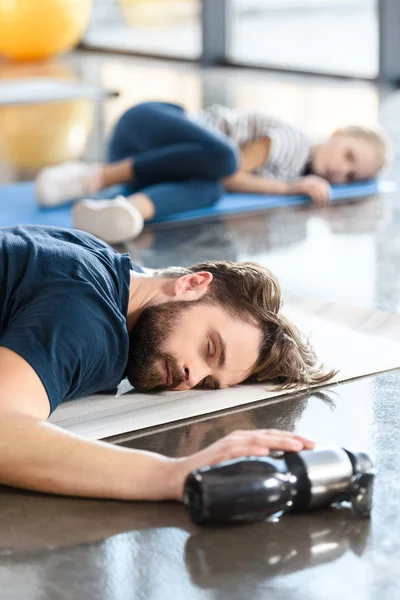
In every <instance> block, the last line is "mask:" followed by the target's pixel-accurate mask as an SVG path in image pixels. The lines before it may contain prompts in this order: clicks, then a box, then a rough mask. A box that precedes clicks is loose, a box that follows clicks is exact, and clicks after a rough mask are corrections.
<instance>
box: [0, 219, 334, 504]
mask: <svg viewBox="0 0 400 600" xmlns="http://www.w3.org/2000/svg"><path fill="white" fill-rule="evenodd" d="M0 247H1V253H0V444H1V453H0V484H7V485H11V486H16V487H23V488H28V489H33V490H38V491H42V492H52V493H58V494H68V495H74V496H91V497H104V498H120V499H125V500H135V499H136V500H161V499H180V500H181V499H182V491H183V483H184V480H185V477H186V476H187V475H188V473H189V472H190V471H192V470H193V469H195V468H197V467H201V466H206V465H209V464H216V463H218V462H220V461H222V460H226V459H229V458H235V457H239V456H248V455H266V454H268V453H269V451H270V450H289V451H290V450H292V451H298V450H302V449H303V448H312V447H313V443H312V442H310V441H309V440H308V439H306V438H303V437H301V436H299V435H295V434H294V433H290V432H285V431H276V430H268V429H267V430H254V429H252V430H249V431H236V432H234V433H231V434H230V435H228V436H227V437H224V438H222V439H220V440H219V441H217V442H216V443H214V444H212V445H211V446H209V447H207V448H204V449H202V450H201V451H200V452H195V453H193V454H191V455H190V456H186V457H179V458H175V459H174V458H169V457H167V456H163V455H160V454H155V453H154V452H144V451H137V450H131V449H127V448H122V447H118V446H115V445H112V444H106V443H103V442H94V441H91V440H88V439H84V438H83V437H79V436H77V435H74V434H72V433H70V432H68V431H65V430H63V429H61V428H59V427H57V426H55V425H52V424H51V423H47V422H46V420H47V418H48V416H49V414H50V413H51V412H52V411H54V410H55V409H56V408H57V406H58V405H59V404H60V403H62V402H65V401H67V400H71V399H74V398H80V397H83V396H87V395H89V394H94V393H96V392H99V391H104V390H112V389H115V388H116V386H117V385H118V384H119V382H120V381H121V379H122V378H123V377H125V376H126V377H128V379H129V381H130V382H131V383H132V385H133V386H134V388H135V389H137V390H142V391H145V392H147V391H160V390H165V391H168V390H180V391H182V392H184V391H186V390H190V389H192V388H204V389H217V388H219V387H221V388H228V387H230V386H233V385H236V384H238V383H241V382H243V381H245V380H249V379H250V380H253V381H267V380H268V381H270V382H275V383H277V384H278V385H279V386H285V387H291V386H292V387H296V386H299V385H303V386H304V385H305V386H309V385H311V384H321V383H324V382H325V381H328V380H329V379H330V378H331V376H332V374H333V373H332V372H326V371H324V370H323V369H322V368H321V365H320V364H319V361H318V360H317V358H316V356H315V354H314V352H313V350H312V348H311V347H310V345H309V343H308V340H307V339H305V338H304V337H303V336H302V335H301V334H300V332H299V331H298V330H297V329H296V327H295V326H294V325H293V324H292V323H291V322H289V321H288V320H287V319H286V318H285V317H284V316H283V315H282V314H281V293H280V288H279V284H278V282H277V280H276V278H275V277H274V276H273V275H272V273H271V272H270V271H269V270H268V269H267V268H265V267H263V266H261V265H258V264H256V263H250V262H244V263H239V264H236V263H231V262H211V261H210V262H203V263H198V264H195V265H193V266H192V267H190V268H181V267H170V268H168V269H162V270H160V271H156V272H154V273H152V274H151V275H149V274H146V273H143V271H142V270H141V269H140V267H137V266H136V265H134V264H133V263H132V262H131V260H130V257H129V255H128V254H119V253H117V252H116V251H114V250H113V249H112V248H111V247H109V246H107V244H105V243H104V242H102V241H100V240H98V239H96V238H95V237H93V236H91V235H89V234H88V233H85V232H83V231H78V230H73V229H56V228H52V227H33V226H32V227H15V228H10V229H8V228H3V229H0ZM184 396H185V394H183V397H182V401H183V402H184V400H185V398H184Z"/></svg>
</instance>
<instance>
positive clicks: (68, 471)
mask: <svg viewBox="0 0 400 600" xmlns="http://www.w3.org/2000/svg"><path fill="white" fill-rule="evenodd" d="M49 406H50V405H49V400H48V397H47V393H46V390H45V388H44V386H43V384H42V382H41V380H40V378H39V377H38V375H37V374H36V372H35V371H34V370H33V369H32V367H31V366H30V365H29V364H28V363H27V362H26V361H25V360H24V359H23V358H21V357H20V356H19V355H18V354H16V353H15V352H13V351H12V350H9V349H7V348H4V347H0V483H1V484H5V485H10V486H14V487H21V488H25V489H31V490H36V491H41V492H50V493H56V494H63V495H64V494H65V495H72V496H87V497H97V498H117V499H122V500H170V499H175V500H181V499H182V490H183V484H184V481H185V478H186V476H187V474H188V473H189V472H190V471H192V470H193V469H196V468H198V467H201V466H205V465H209V464H217V463H218V462H221V461H223V460H228V459H230V458H235V457H238V456H245V455H265V454H268V451H269V450H273V449H277V450H295V451H298V450H301V449H303V448H312V447H313V444H312V442H310V441H309V440H307V439H305V438H302V437H300V436H297V435H294V434H292V433H288V432H282V431H275V430H258V431H257V430H251V431H237V432H234V433H232V434H230V435H228V436H226V437H225V438H222V439H221V440H219V441H218V442H216V443H214V444H213V445H212V446H209V447H208V448H205V449H204V450H201V451H200V452H197V453H196V454H193V455H191V456H188V457H184V458H178V459H174V458H168V457H166V456H162V455H160V454H155V453H153V452H144V451H138V450H130V449H127V448H122V447H119V446H115V445H112V444H107V443H104V442H93V441H90V440H86V439H84V438H80V437H78V436H76V435H74V434H71V433H68V432H67V431H65V430H63V429H61V428H59V427H56V426H54V425H51V424H50V423H48V422H46V419H47V417H48V415H49V410H50V409H49Z"/></svg>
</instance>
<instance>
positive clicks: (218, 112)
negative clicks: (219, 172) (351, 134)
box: [194, 105, 311, 181]
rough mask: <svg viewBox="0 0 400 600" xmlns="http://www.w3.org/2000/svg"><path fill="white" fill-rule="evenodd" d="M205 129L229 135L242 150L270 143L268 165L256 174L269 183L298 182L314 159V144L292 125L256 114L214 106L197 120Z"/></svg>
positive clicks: (204, 111) (260, 168) (205, 110)
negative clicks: (264, 141) (260, 142)
mask: <svg viewBox="0 0 400 600" xmlns="http://www.w3.org/2000/svg"><path fill="white" fill-rule="evenodd" d="M194 118H195V120H196V121H197V122H200V123H201V124H202V125H205V126H207V127H211V128H212V129H214V130H215V129H216V130H217V131H219V132H220V133H223V134H225V135H226V136H227V137H229V138H230V139H231V140H232V141H233V142H234V143H236V144H237V145H238V146H239V147H240V148H243V146H245V145H246V144H249V143H251V142H254V141H256V140H258V139H260V138H263V137H268V138H269V139H270V151H269V156H268V159H267V160H266V162H265V163H264V164H263V165H261V166H260V167H258V168H257V169H256V170H255V171H253V172H254V173H255V174H257V175H261V176H262V177H265V178H268V179H281V180H285V181H289V180H293V179H298V178H299V177H301V176H302V175H303V174H304V173H305V172H306V169H307V164H308V163H309V161H310V158H311V141H310V139H309V138H308V137H307V135H306V134H305V133H304V132H303V131H301V130H300V129H298V128H297V127H294V126H293V125H290V124H288V123H285V122H284V121H280V120H278V119H275V118H274V117H268V116H266V115H263V114H262V113H258V112H255V111H239V110H234V109H231V108H227V107H225V106H219V105H213V106H210V107H209V108H205V109H204V110H202V111H201V112H200V113H198V114H197V115H196V116H195V117H194Z"/></svg>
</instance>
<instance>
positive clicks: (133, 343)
mask: <svg viewBox="0 0 400 600" xmlns="http://www.w3.org/2000/svg"><path fill="white" fill-rule="evenodd" d="M197 302H198V301H194V302H165V303H163V304H158V305H155V306H149V307H148V308H145V309H144V311H143V312H142V313H141V315H140V317H139V319H138V320H137V322H136V323H135V325H134V327H133V329H132V331H131V333H130V336H129V338H130V343H129V358H128V364H127V367H126V372H125V374H126V376H127V377H128V379H129V382H130V384H131V385H133V387H134V388H135V389H137V390H139V391H148V390H168V389H174V388H176V387H178V386H179V385H180V384H181V383H182V381H183V372H182V368H183V365H181V366H180V367H179V365H178V362H177V360H176V358H175V357H174V356H172V355H171V354H169V353H168V352H165V351H164V348H165V346H166V342H167V340H168V339H169V337H170V335H171V333H172V332H173V330H174V328H175V327H176V325H177V323H178V322H179V318H180V317H181V316H182V314H183V312H184V311H186V310H188V309H189V308H192V307H193V305H194V304H197ZM165 361H167V362H168V369H169V375H170V378H172V382H171V383H170V384H169V385H167V384H164V383H163V379H162V374H161V369H162V368H163V367H162V365H164V364H165ZM160 367H161V368H160Z"/></svg>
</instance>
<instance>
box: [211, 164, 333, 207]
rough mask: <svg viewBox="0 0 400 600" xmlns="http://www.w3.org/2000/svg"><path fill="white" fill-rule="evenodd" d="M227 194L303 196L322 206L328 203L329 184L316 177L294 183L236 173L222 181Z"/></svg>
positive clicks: (302, 178)
mask: <svg viewBox="0 0 400 600" xmlns="http://www.w3.org/2000/svg"><path fill="white" fill-rule="evenodd" d="M222 184H223V186H224V187H225V189H226V191H227V192H236V193H244V194H278V195H282V196H285V195H287V196H292V195H296V194H305V195H307V196H310V198H311V200H312V201H313V202H314V203H315V204H317V205H319V206H323V205H325V204H328V203H329V198H330V195H331V191H332V190H331V186H330V185H329V182H328V181H326V180H325V179H322V177H317V176H316V175H307V176H306V177H301V178H300V179H297V180H296V181H281V180H279V179H265V178H264V177H261V176H260V175H253V174H252V173H246V172H245V171H236V173H234V174H233V175H231V176H230V177H226V178H225V179H223V180H222Z"/></svg>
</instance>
